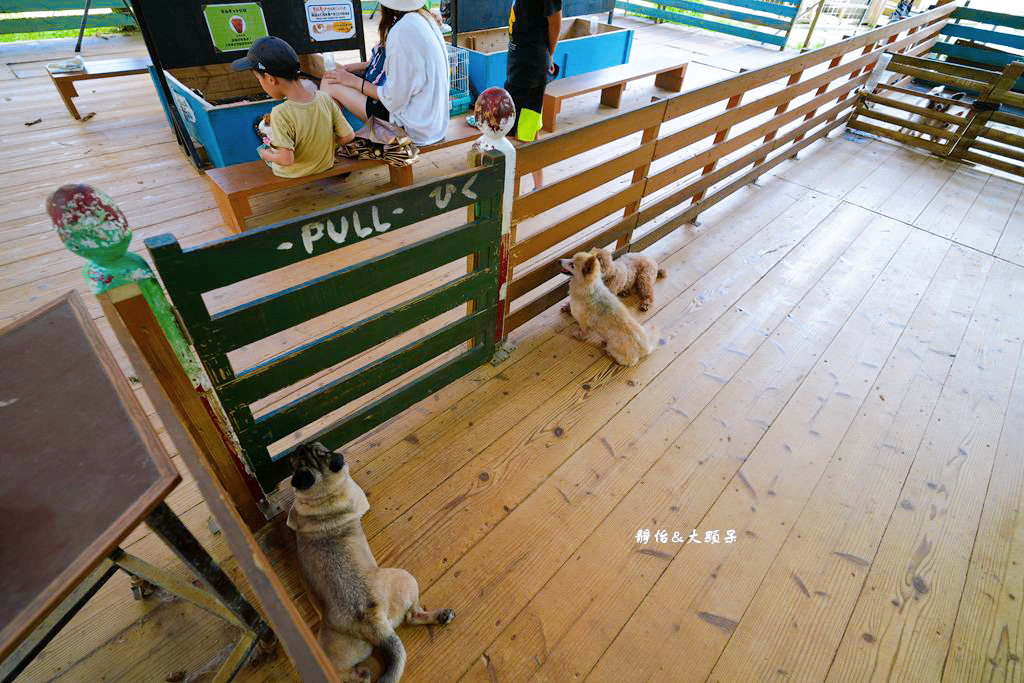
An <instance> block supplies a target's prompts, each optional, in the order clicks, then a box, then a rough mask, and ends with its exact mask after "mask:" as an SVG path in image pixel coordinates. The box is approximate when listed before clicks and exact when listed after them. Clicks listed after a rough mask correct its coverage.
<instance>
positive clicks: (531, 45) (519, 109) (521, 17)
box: [505, 0, 562, 187]
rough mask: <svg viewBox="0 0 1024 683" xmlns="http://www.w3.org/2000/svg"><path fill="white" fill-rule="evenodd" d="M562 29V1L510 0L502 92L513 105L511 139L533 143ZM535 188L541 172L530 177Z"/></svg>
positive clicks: (553, 70) (538, 129)
mask: <svg viewBox="0 0 1024 683" xmlns="http://www.w3.org/2000/svg"><path fill="white" fill-rule="evenodd" d="M561 29H562V0H514V1H513V3H512V9H511V10H510V11H509V15H508V32H509V44H508V78H507V80H506V81H505V90H507V91H508V93H509V95H511V96H512V101H513V102H515V105H516V123H515V127H514V128H513V131H514V135H515V137H516V138H517V139H518V140H520V141H521V142H533V141H534V140H536V139H537V133H538V131H540V127H541V109H542V107H543V106H544V87H545V86H546V85H547V83H548V80H550V79H551V78H552V77H553V75H554V74H555V65H554V63H553V62H552V55H553V54H554V53H555V46H556V45H557V44H558V35H559V33H560V32H561ZM533 181H534V185H535V186H536V187H540V186H541V185H543V184H544V177H543V171H536V172H535V173H534V174H533Z"/></svg>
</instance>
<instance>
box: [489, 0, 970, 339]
mask: <svg viewBox="0 0 1024 683" xmlns="http://www.w3.org/2000/svg"><path fill="white" fill-rule="evenodd" d="M953 9H954V6H951V5H947V6H944V7H939V8H937V9H935V10H932V11H929V12H926V13H923V14H921V15H918V16H916V17H913V18H910V19H906V20H904V21H901V22H898V23H894V24H890V25H888V26H884V27H881V28H878V29H875V30H873V31H870V32H868V33H865V34H863V35H861V36H857V37H856V38H851V39H848V40H845V41H843V42H841V43H837V44H835V45H831V46H828V47H826V48H822V49H820V50H815V51H812V52H807V53H804V54H802V55H799V56H797V57H793V58H791V59H787V60H785V61H782V62H779V63H777V64H773V65H771V66H768V67H765V68H762V69H758V70H756V71H749V72H746V73H741V74H739V75H737V76H733V77H730V78H727V79H724V80H722V81H718V82H716V83H712V84H710V85H707V86H704V87H701V88H697V89H694V90H690V91H689V92H685V93H683V94H681V95H678V96H675V97H672V98H671V99H667V100H660V101H657V102H654V103H652V104H650V105H647V106H645V107H642V108H640V109H638V110H636V111H632V112H630V113H627V114H623V115H620V116H616V117H614V118H610V119H606V120H604V121H601V122H599V123H596V124H594V125H591V126H587V127H584V128H580V129H577V130H573V131H569V132H566V133H562V134H560V135H557V136H552V137H550V138H546V139H544V140H541V141H538V142H536V143H533V144H530V145H526V146H524V147H522V148H521V149H520V150H519V161H518V164H517V168H516V174H517V177H520V178H521V177H522V176H524V175H526V174H529V173H531V172H532V171H535V170H537V169H542V168H544V167H548V166H551V165H553V164H557V163H559V162H564V161H566V160H570V159H572V158H574V157H578V156H579V155H583V154H590V155H591V156H590V158H592V159H594V160H595V162H596V163H592V165H590V166H589V167H586V168H584V169H583V170H580V171H578V172H576V173H574V174H573V175H571V176H569V177H567V178H564V179H561V180H558V181H557V182H554V183H551V184H550V185H548V186H546V187H544V188H542V189H540V190H535V191H533V192H530V193H528V194H525V195H522V196H517V197H516V199H515V203H514V205H513V221H514V222H515V223H518V224H519V225H518V226H514V231H515V232H514V239H513V242H514V243H513V246H512V249H511V256H510V264H511V267H512V268H513V272H512V277H511V278H510V285H509V290H508V298H509V300H510V302H511V313H510V314H509V317H508V319H507V324H506V328H505V329H506V331H510V330H514V329H516V328H517V327H520V326H521V325H523V324H524V323H526V322H527V321H529V320H530V319H532V318H533V317H535V316H536V315H538V314H540V313H541V312H542V311H544V310H546V309H547V308H548V307H550V306H551V305H553V304H555V303H557V302H558V301H560V300H562V299H563V298H565V296H566V294H567V291H568V284H567V282H566V280H565V278H564V277H563V276H560V275H559V267H558V260H559V259H560V258H566V257H569V256H571V255H572V254H573V253H575V252H577V251H580V250H586V249H589V248H591V247H594V246H605V245H608V244H610V243H612V242H614V243H615V244H616V247H617V250H618V252H619V253H622V252H625V251H639V250H642V249H645V248H647V247H649V246H650V245H652V244H654V243H655V242H657V241H658V240H660V239H662V238H663V237H665V236H667V235H669V234H670V233H671V232H672V231H673V230H676V229H678V228H679V227H680V226H682V225H684V224H686V223H688V222H691V221H693V220H695V219H696V218H697V216H698V215H700V213H701V212H703V211H705V210H707V209H708V207H710V206H713V205H714V204H716V203H718V202H719V201H721V200H722V199H724V198H725V197H727V196H729V195H730V194H732V193H733V192H735V191H736V190H738V189H739V188H741V187H743V186H744V185H746V184H747V183H750V182H751V181H753V180H755V179H756V178H757V177H758V176H760V175H762V174H764V173H765V172H767V171H769V170H770V169H772V168H774V167H775V166H777V165H778V164H780V163H782V162H783V161H785V160H786V159H789V158H791V157H793V156H794V155H796V154H797V153H798V152H799V151H800V150H801V149H804V148H805V147H807V146H808V145H810V144H811V143H813V142H814V141H815V140H818V139H819V138H821V137H823V136H825V135H827V134H828V133H829V132H831V131H833V130H835V129H836V128H838V127H839V126H841V125H843V124H844V123H846V120H847V119H848V118H849V115H850V110H851V109H852V108H853V107H854V105H855V104H856V102H857V99H856V98H855V97H851V94H853V93H854V92H855V90H856V89H857V88H860V87H861V86H862V85H863V84H864V83H865V82H866V80H867V78H868V75H869V73H870V71H871V69H872V68H873V66H874V64H875V62H876V61H877V60H878V59H879V57H880V56H881V55H882V54H883V53H884V52H885V51H891V52H895V53H906V54H910V55H920V54H925V53H927V52H928V51H929V50H930V49H931V48H932V46H933V45H934V43H935V41H936V39H937V38H938V35H939V31H940V30H941V29H942V26H943V24H944V22H945V21H946V18H947V17H948V15H949V14H950V12H952V11H953ZM609 143H615V152H616V155H615V156H614V157H613V158H610V159H602V160H598V159H597V158H596V157H594V156H593V150H595V148H598V147H600V146H602V145H606V144H609ZM699 143H702V144H699ZM623 177H625V178H627V180H626V181H625V182H623V181H622V178H623ZM615 181H617V182H618V184H617V185H610V184H611V183H613V182H615ZM609 188H611V189H609ZM602 190H604V191H602ZM595 193H596V195H598V196H595ZM517 194H518V193H517ZM566 203H569V204H570V205H573V206H581V205H583V206H585V208H583V209H581V210H579V211H577V212H575V213H573V214H571V215H568V216H563V215H559V216H555V217H553V218H551V219H549V220H545V216H544V213H545V212H546V211H548V210H549V209H550V208H551V207H555V206H559V205H563V204H566ZM524 221H529V224H527V223H524ZM538 222H539V223H540V225H539V226H537V225H536V224H537V223H538Z"/></svg>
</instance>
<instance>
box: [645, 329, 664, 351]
mask: <svg viewBox="0 0 1024 683" xmlns="http://www.w3.org/2000/svg"><path fill="white" fill-rule="evenodd" d="M660 343H661V332H659V331H658V327H657V325H651V326H649V327H648V328H647V353H653V352H654V350H655V349H656V348H658V344H660Z"/></svg>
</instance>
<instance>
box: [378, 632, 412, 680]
mask: <svg viewBox="0 0 1024 683" xmlns="http://www.w3.org/2000/svg"><path fill="white" fill-rule="evenodd" d="M382 635H383V636H384V637H383V638H381V639H380V642H378V643H376V645H377V647H378V648H379V652H380V660H381V662H380V664H381V672H380V678H378V679H377V683H398V679H400V678H401V677H402V672H403V671H404V670H405V646H404V645H402V639H401V638H399V637H398V634H397V633H395V631H394V629H391V628H389V629H388V633H387V634H382Z"/></svg>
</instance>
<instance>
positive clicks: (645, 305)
mask: <svg viewBox="0 0 1024 683" xmlns="http://www.w3.org/2000/svg"><path fill="white" fill-rule="evenodd" d="M639 308H640V310H641V311H649V310H651V302H650V301H641V302H640V306H639Z"/></svg>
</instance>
